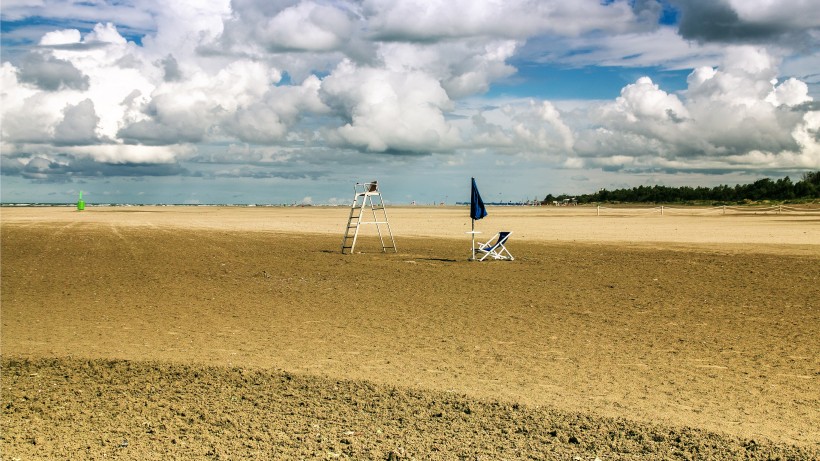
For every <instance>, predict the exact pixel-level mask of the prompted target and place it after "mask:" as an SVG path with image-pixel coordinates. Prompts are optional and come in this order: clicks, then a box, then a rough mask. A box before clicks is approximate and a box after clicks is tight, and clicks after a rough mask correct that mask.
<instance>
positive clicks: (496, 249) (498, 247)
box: [476, 232, 515, 261]
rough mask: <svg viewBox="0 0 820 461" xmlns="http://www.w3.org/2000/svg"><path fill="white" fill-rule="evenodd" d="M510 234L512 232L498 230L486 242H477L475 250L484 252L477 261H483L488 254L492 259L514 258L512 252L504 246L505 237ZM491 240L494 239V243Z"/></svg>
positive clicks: (510, 259) (508, 236) (511, 259)
mask: <svg viewBox="0 0 820 461" xmlns="http://www.w3.org/2000/svg"><path fill="white" fill-rule="evenodd" d="M510 234H512V232H499V233H497V234H495V235H494V236H493V238H491V239H490V240H489V241H487V243H479V244H478V247H477V248H476V251H477V252H479V253H484V256H482V257H481V259H479V261H484V259H485V258H487V257H488V256H489V257H491V258H493V259H506V260H509V261H513V260H515V258H513V255H512V253H510V250H508V249H507V247H506V246H504V244H505V243H506V242H507V239H508V238H510ZM493 240H495V243H493Z"/></svg>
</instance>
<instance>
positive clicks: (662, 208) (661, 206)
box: [661, 205, 663, 216]
mask: <svg viewBox="0 0 820 461" xmlns="http://www.w3.org/2000/svg"><path fill="white" fill-rule="evenodd" d="M661 216H663V205H661Z"/></svg>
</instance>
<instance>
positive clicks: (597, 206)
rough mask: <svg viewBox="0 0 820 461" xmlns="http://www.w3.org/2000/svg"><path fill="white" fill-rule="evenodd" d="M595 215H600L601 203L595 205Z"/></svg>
mask: <svg viewBox="0 0 820 461" xmlns="http://www.w3.org/2000/svg"><path fill="white" fill-rule="evenodd" d="M595 216H601V205H595Z"/></svg>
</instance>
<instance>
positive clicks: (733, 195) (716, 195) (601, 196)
mask: <svg viewBox="0 0 820 461" xmlns="http://www.w3.org/2000/svg"><path fill="white" fill-rule="evenodd" d="M566 198H571V197H570V196H569V195H566V194H561V195H559V196H557V197H555V196H553V195H552V194H548V195H547V196H546V197H545V198H544V201H545V202H548V203H551V202H553V201H556V200H557V201H562V200H564V199H566ZM815 198H820V171H810V172H807V173H803V175H802V177H801V179H800V181H798V182H796V183H794V182H792V180H791V178H789V177H788V176H786V177H785V178H782V179H778V180H777V181H772V180H771V179H769V178H762V179H758V180H757V181H755V182H753V183H752V184H737V185H735V186H734V187H730V186H728V185H720V186H716V187H712V188H709V187H703V186H698V187H690V186H682V187H668V186H660V185H655V186H652V187H649V186H637V187H633V188H631V189H615V190H611V191H610V190H607V189H601V190H599V191H598V192H595V193H593V194H583V195H579V196H576V199H577V200H578V203H597V202H610V203H611V202H627V203H629V202H631V203H683V202H706V201H712V202H741V201H743V200H755V201H756V200H792V199H815Z"/></svg>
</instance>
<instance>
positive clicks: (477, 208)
mask: <svg viewBox="0 0 820 461" xmlns="http://www.w3.org/2000/svg"><path fill="white" fill-rule="evenodd" d="M471 180H472V191H471V192H470V218H471V220H470V222H471V230H470V234H471V235H472V237H473V247H472V251H473V257H472V259H475V234H476V232H475V220H476V219H481V218H483V217H485V216H487V208H486V207H485V206H484V200H481V194H479V193H478V186H476V185H475V178H471Z"/></svg>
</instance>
